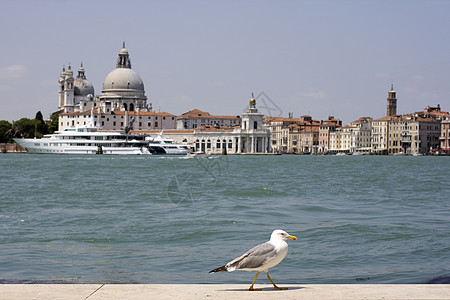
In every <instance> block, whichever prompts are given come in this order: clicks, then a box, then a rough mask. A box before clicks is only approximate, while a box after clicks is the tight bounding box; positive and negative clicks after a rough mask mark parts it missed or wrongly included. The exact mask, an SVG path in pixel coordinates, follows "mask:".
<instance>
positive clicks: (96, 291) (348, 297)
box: [0, 284, 450, 300]
mask: <svg viewBox="0 0 450 300" xmlns="http://www.w3.org/2000/svg"><path fill="white" fill-rule="evenodd" d="M280 286H283V287H288V288H289V289H288V290H283V291H277V290H274V289H273V287H272V286H271V285H258V286H255V287H257V288H262V291H253V292H250V291H248V285H242V284H0V299H1V300H19V299H20V300H24V299H26V300H29V299H39V300H40V299H45V300H47V299H77V300H87V299H88V300H100V299H102V300H109V299H135V300H141V299H156V300H158V299H195V300H197V299H207V300H212V299H244V300H246V299H248V300H251V299H255V300H265V299H282V300H289V299H308V300H309V299H311V300H316V299H317V300H319V299H320V300H328V299H345V300H353V299H355V300H356V299H357V300H360V299H368V300H372V299H383V300H419V299H420V300H431V299H433V300H434V299H449V300H450V285H448V284H360V285H358V284H300V285H299V284H287V285H280Z"/></svg>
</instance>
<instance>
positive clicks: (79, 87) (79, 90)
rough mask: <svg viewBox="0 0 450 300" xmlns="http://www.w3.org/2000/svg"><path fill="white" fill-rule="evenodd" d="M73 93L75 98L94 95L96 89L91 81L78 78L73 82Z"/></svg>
mask: <svg viewBox="0 0 450 300" xmlns="http://www.w3.org/2000/svg"><path fill="white" fill-rule="evenodd" d="M73 92H74V95H75V96H88V95H94V87H93V86H92V84H91V83H90V82H89V80H87V79H84V78H76V79H75V80H74V82H73Z"/></svg>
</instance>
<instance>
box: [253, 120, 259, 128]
mask: <svg viewBox="0 0 450 300" xmlns="http://www.w3.org/2000/svg"><path fill="white" fill-rule="evenodd" d="M253 129H258V122H257V121H254V122H253Z"/></svg>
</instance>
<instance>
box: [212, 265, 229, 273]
mask: <svg viewBox="0 0 450 300" xmlns="http://www.w3.org/2000/svg"><path fill="white" fill-rule="evenodd" d="M224 271H228V269H227V266H226V265H225V266H221V267H218V268H216V269H214V270H211V271H209V273H210V274H211V273H216V272H224Z"/></svg>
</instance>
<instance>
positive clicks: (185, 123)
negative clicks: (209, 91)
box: [177, 109, 241, 130]
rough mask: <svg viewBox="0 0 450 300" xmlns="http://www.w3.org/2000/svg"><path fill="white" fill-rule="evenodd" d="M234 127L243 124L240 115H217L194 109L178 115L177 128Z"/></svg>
mask: <svg viewBox="0 0 450 300" xmlns="http://www.w3.org/2000/svg"><path fill="white" fill-rule="evenodd" d="M207 125H211V126H214V127H233V126H240V125H241V118H240V117H239V116H215V115H211V114H209V113H208V112H204V111H201V110H198V109H193V110H190V111H188V112H185V113H184V114H182V115H179V116H178V117H177V129H179V130H186V129H196V128H200V127H202V126H207Z"/></svg>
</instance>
